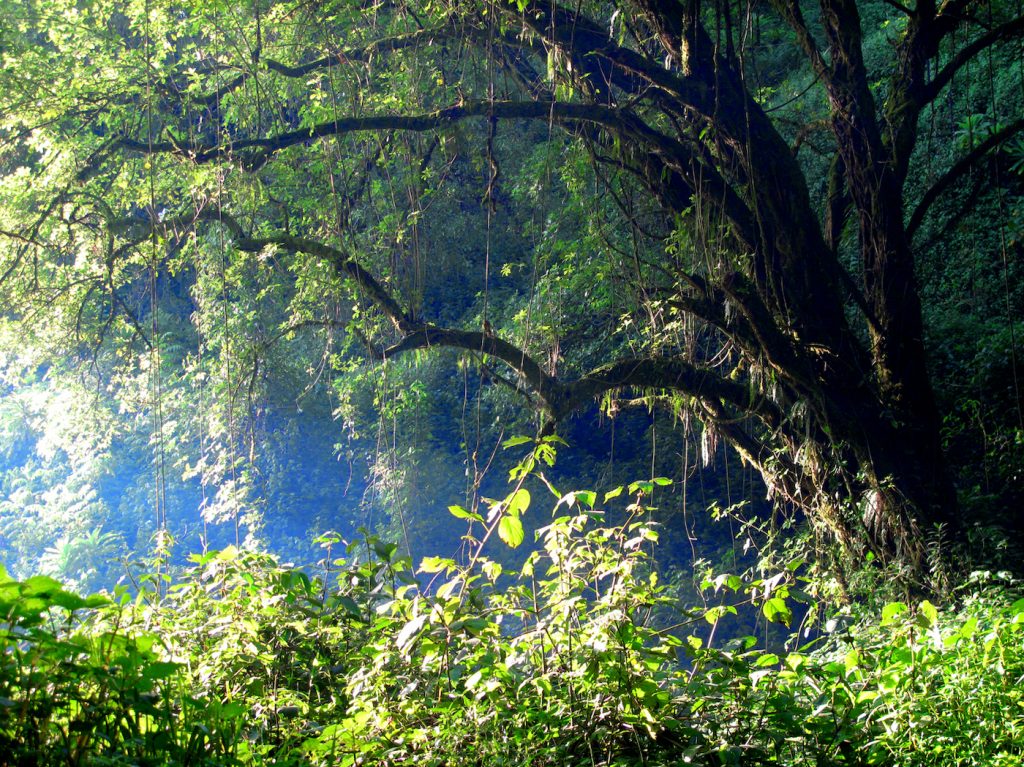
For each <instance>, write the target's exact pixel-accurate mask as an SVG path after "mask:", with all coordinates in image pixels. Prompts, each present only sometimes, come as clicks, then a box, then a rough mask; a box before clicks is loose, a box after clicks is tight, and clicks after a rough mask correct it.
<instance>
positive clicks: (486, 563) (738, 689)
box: [0, 483, 1024, 767]
mask: <svg viewBox="0 0 1024 767" xmlns="http://www.w3.org/2000/svg"><path fill="white" fill-rule="evenodd" d="M652 488H653V485H652V484H651V483H637V484H635V485H633V486H631V487H630V488H629V491H630V492H631V493H632V494H633V498H632V499H631V500H632V501H633V502H632V503H631V504H630V505H629V506H628V509H627V514H628V517H627V519H626V521H625V522H623V523H622V524H615V525H612V524H608V522H607V521H606V517H605V515H604V513H603V512H600V511H597V510H595V508H594V507H595V506H597V505H598V504H597V502H596V501H597V496H596V495H595V494H593V493H574V494H570V495H568V496H564V497H562V498H561V499H560V500H559V503H558V506H557V507H556V511H555V516H554V518H553V519H552V521H551V522H550V524H548V525H547V526H545V527H544V528H542V529H541V530H539V531H538V534H537V535H538V544H539V545H538V547H537V548H536V550H535V551H534V552H533V553H531V554H529V555H528V556H527V557H526V559H525V562H524V564H523V565H522V566H521V567H517V568H515V569H514V570H512V569H511V568H509V567H508V566H505V567H503V566H502V565H500V564H499V563H497V562H496V561H492V560H490V559H487V558H486V557H484V556H483V553H482V552H483V543H482V542H485V541H486V540H487V539H488V537H489V533H488V532H487V531H488V530H490V531H492V532H493V531H496V530H497V529H498V526H499V525H501V521H502V519H503V518H504V517H505V516H509V515H514V516H516V517H517V518H518V516H519V515H521V514H522V513H523V512H524V511H525V508H526V505H528V501H527V499H526V498H525V497H524V496H522V495H521V494H520V495H517V493H518V491H519V489H521V486H520V488H517V490H516V491H514V492H513V493H511V494H510V495H509V496H508V497H507V498H506V499H504V500H503V501H499V502H495V504H494V505H493V506H492V510H491V511H492V513H491V515H490V521H489V522H488V521H486V520H484V519H483V518H482V517H479V516H476V515H472V514H470V513H469V512H466V511H465V510H462V509H455V510H453V513H456V514H465V515H468V516H469V517H470V518H469V519H468V521H469V522H471V523H472V525H471V528H470V530H471V532H470V534H469V536H470V538H471V539H472V541H471V542H475V543H474V547H473V548H471V551H470V555H469V556H468V557H467V559H465V560H463V561H456V560H453V559H444V558H438V557H429V558H426V559H424V560H423V561H422V562H421V563H420V565H419V568H418V570H417V571H416V572H415V573H414V572H413V565H412V563H411V562H409V560H408V559H406V558H404V557H402V556H399V555H398V552H397V549H396V547H395V546H394V545H393V544H388V543H384V542H381V541H379V540H376V539H374V538H372V537H369V538H367V539H365V540H361V541H359V542H357V543H356V544H352V545H347V546H344V554H343V556H340V557H339V556H337V549H338V548H340V547H342V542H341V541H340V540H339V539H338V538H337V537H332V536H326V537H325V538H323V539H321V541H320V542H321V545H323V546H324V547H325V549H326V556H325V558H324V560H323V561H322V562H321V565H320V569H319V570H318V571H317V572H316V575H315V577H313V576H312V575H311V574H310V573H309V572H306V571H303V570H299V569H295V568H292V567H286V566H282V565H280V564H279V563H278V562H277V561H276V560H274V559H273V558H272V557H269V556H267V555H263V554H257V553H253V552H246V551H239V550H236V549H233V548H231V549H227V550H225V551H221V552H211V553H208V554H205V555H203V556H198V557H196V558H195V560H194V562H193V565H192V567H191V569H190V570H189V571H188V572H186V573H184V574H182V576H181V577H180V578H179V579H178V581H177V582H176V583H174V584H172V585H170V586H169V587H168V588H167V589H166V594H164V595H163V596H161V597H160V598H157V593H156V591H155V589H143V591H142V592H141V593H140V595H139V596H138V597H137V598H136V599H135V600H128V599H127V598H124V597H122V598H121V600H120V601H117V602H112V601H110V600H109V599H107V598H105V597H89V598H87V599H84V598H81V597H78V596H75V595H73V594H70V593H68V592H67V591H64V590H63V589H62V588H61V586H60V584H58V583H57V582H56V581H53V580H51V579H48V578H42V577H37V578H32V579H29V580H28V581H25V582H24V583H17V582H15V581H13V580H10V579H9V578H7V579H6V580H4V581H3V582H2V583H0V621H2V624H0V625H2V629H3V630H2V633H0V641H2V643H3V646H2V648H0V650H2V653H0V763H2V764H18V765H25V764H30V765H34V764H39V765H51V764H52V765H57V764H61V765H63V764H69V765H70V764H75V765H78V764H82V765H84V764H140V765H141V764H154V765H155V764H181V765H186V764H188V765H195V764H211V765H212V764H218V765H219V764H251V765H269V764H275V765H281V764H303V765H305V764H314V765H385V764H386V765H413V764H415V765H438V766H440V765H445V766H446V767H460V766H462V765H466V766H467V767H468V766H469V765H474V766H485V765H486V766H492V765H493V766H495V767H496V766H497V765H517V766H518V765H534V766H535V767H547V766H551V767H554V766H555V765H558V766H559V767H561V766H562V765H581V766H582V765H589V766H591V767H594V766H596V765H619V766H622V767H625V766H626V765H651V766H652V767H653V766H655V765H664V766H668V765H673V766H675V765H683V764H706V765H729V764H733V765H767V764H779V765H787V766H788V767H797V766H799V765H808V766H810V765H815V766H817V765H876V764H877V765H890V764H891V765H975V764H978V765H982V764H986V765H1015V764H1020V763H1021V759H1022V754H1024V694H1022V689H1024V600H1017V601H1014V597H1013V596H1012V584H1009V583H1007V582H1005V581H998V580H995V579H989V580H988V581H985V582H982V581H980V580H976V581H975V582H973V583H972V584H969V586H967V587H965V593H964V595H962V596H961V597H960V598H959V599H958V600H957V601H955V602H954V603H952V604H951V605H950V606H948V607H945V608H943V609H942V610H939V609H938V608H936V607H935V606H933V605H932V604H931V603H929V602H922V603H920V604H919V605H917V606H916V607H913V608H912V607H909V606H907V605H905V604H903V603H898V602H894V603H889V604H887V605H885V606H884V608H883V609H882V610H881V612H880V614H879V613H878V612H877V610H874V609H872V614H870V615H868V614H866V612H867V611H866V610H865V609H864V608H859V609H860V610H861V612H863V613H865V614H861V615H858V614H857V610H855V609H853V608H851V607H846V608H844V609H843V610H841V611H838V612H837V613H836V615H835V616H834V617H833V619H832V621H831V623H832V624H834V626H833V627H832V630H831V631H829V632H823V633H821V635H820V636H818V637H817V639H815V641H814V642H813V643H812V644H811V645H808V646H805V647H803V648H802V649H801V650H800V651H792V652H786V650H785V649H783V648H782V646H781V645H780V646H773V647H772V648H771V650H772V651H769V648H766V647H765V646H764V645H763V641H762V642H759V641H758V640H756V639H754V638H753V637H735V636H734V637H733V638H731V639H728V640H727V641H723V640H722V639H721V638H722V637H725V636H728V635H729V634H730V633H732V634H735V631H732V630H731V628H730V626H732V624H735V625H736V626H737V627H738V626H741V625H744V623H743V621H744V620H746V618H745V617H744V613H745V612H746V613H751V612H756V615H758V616H759V617H760V620H769V621H774V622H776V623H779V624H789V623H791V622H795V621H796V618H797V616H798V615H799V614H800V608H801V605H800V604H799V603H800V602H807V601H808V600H809V591H813V584H812V583H808V582H806V581H807V580H809V579H808V577H807V576H803V575H800V574H799V573H801V572H802V570H801V567H800V563H799V561H798V560H794V561H792V562H790V563H789V566H788V567H782V568H780V570H779V571H778V572H775V573H773V574H761V575H760V576H759V577H753V576H742V577H741V576H738V575H732V574H721V575H717V576H715V575H709V576H708V577H707V578H706V579H705V581H704V582H703V583H702V584H701V586H702V587H703V589H704V595H705V598H706V599H707V600H708V602H707V605H706V606H702V607H701V608H699V609H696V608H694V609H684V608H683V607H682V606H681V604H680V602H679V600H678V597H677V595H676V593H675V592H674V590H673V589H671V588H669V587H668V586H667V585H666V584H665V583H664V582H662V580H661V579H659V577H658V576H657V575H656V570H655V568H654V567H653V565H652V562H651V559H650V552H651V548H652V546H654V544H655V542H656V540H657V534H656V531H655V530H654V529H652V528H651V527H650V526H649V525H648V524H646V522H645V521H644V517H645V514H644V509H643V507H642V506H641V502H642V501H643V498H644V496H645V494H646V493H649V492H650V490H651V489H652ZM614 494H615V493H614V491H613V493H612V494H610V495H614ZM510 527H512V528H514V527H515V525H514V524H511V525H510V524H506V525H505V532H506V535H507V536H508V537H509V540H511V541H512V542H515V541H516V540H518V535H511V533H515V532H517V531H516V530H510ZM474 529H476V530H478V531H479V530H483V534H482V535H479V539H478V538H477V537H474V534H473V530H474ZM503 537H504V536H503ZM154 582H156V581H154ZM810 609H811V612H810V613H808V615H814V614H817V613H820V612H822V611H823V608H822V607H821V606H820V605H811V606H810ZM668 621H671V622H672V623H673V624H674V625H671V626H670V625H668V623H667V622H668ZM810 623H811V622H810V621H806V620H805V623H804V626H805V628H806V627H807V626H809V625H810ZM716 635H717V636H718V637H719V639H717V640H716V639H715V636H716ZM802 636H805V637H806V636H807V634H806V631H805V633H804V634H802Z"/></svg>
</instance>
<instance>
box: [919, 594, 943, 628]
mask: <svg viewBox="0 0 1024 767" xmlns="http://www.w3.org/2000/svg"><path fill="white" fill-rule="evenodd" d="M919 610H920V613H919V614H920V617H921V621H922V623H923V624H924V625H925V626H934V625H935V622H936V621H937V620H938V619H939V611H938V609H936V607H935V605H933V604H932V603H931V602H929V601H928V600H927V599H926V600H924V601H923V602H922V603H921V605H920V607H919Z"/></svg>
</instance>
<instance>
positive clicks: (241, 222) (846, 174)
mask: <svg viewBox="0 0 1024 767" xmlns="http://www.w3.org/2000/svg"><path fill="white" fill-rule="evenodd" d="M2 11H3V13H2V17H3V21H2V22H0V46H2V55H3V57H4V66H3V70H2V74H0V115H2V117H3V122H2V124H0V138H2V149H0V172H2V188H0V285H2V290H3V295H4V311H3V322H4V330H3V333H4V342H3V343H4V349H5V351H4V355H5V357H4V359H5V373H4V374H5V378H6V384H5V385H6V386H8V387H11V388H12V389H13V387H15V386H20V385H25V384H31V383H33V382H35V383H38V382H40V381H43V380H44V379H47V378H48V377H49V378H51V379H52V378H53V377H54V376H57V375H58V374H61V373H63V374H66V375H69V380H75V376H77V377H78V378H77V381H78V383H77V385H78V386H81V387H83V388H84V389H86V390H88V389H90V388H92V387H95V388H102V389H104V390H105V391H106V392H107V393H109V394H110V395H111V396H112V397H113V398H114V400H115V401H117V402H119V403H120V404H119V405H118V407H119V408H121V412H122V413H129V412H130V413H133V414H134V417H135V418H137V419H138V420H137V424H138V427H137V436H136V437H135V439H136V440H141V441H142V442H147V441H148V442H149V444H150V445H151V446H152V451H153V455H154V456H155V457H154V458H153V465H154V466H155V467H156V469H155V471H156V473H157V477H158V478H157V480H156V483H155V484H156V490H155V493H154V494H153V501H152V505H153V506H154V507H155V514H156V519H157V524H158V526H163V525H164V523H165V521H166V514H167V504H168V495H167V487H168V486H167V479H166V477H167V476H168V475H169V474H171V473H172V468H173V470H174V472H173V473H176V474H183V475H184V476H188V477H193V478H197V477H198V478H199V479H200V480H201V482H202V487H203V498H202V506H203V513H204V515H205V518H208V519H213V520H224V519H233V520H234V521H235V525H236V528H237V526H238V524H239V522H238V520H239V515H240V513H242V512H240V509H243V508H245V507H244V506H243V504H242V502H241V501H239V498H243V497H250V498H251V497H256V496H260V493H261V492H262V493H263V495H262V496H260V497H264V498H265V497H266V492H269V491H268V490H267V487H266V486H264V487H263V488H262V489H259V488H257V489H254V488H255V486H256V485H257V484H258V483H259V481H260V479H259V477H257V476H256V475H255V474H254V473H253V472H252V471H250V468H251V466H252V465H253V461H254V460H255V456H256V455H257V454H259V453H260V452H261V451H262V452H265V451H266V450H267V445H266V444H263V443H262V441H261V438H260V435H261V434H263V433H267V431H261V429H268V427H267V424H268V423H269V422H270V421H271V420H272V419H273V418H274V417H275V416H274V413H273V411H272V409H271V408H269V407H268V405H267V403H268V402H270V401H271V400H273V399H274V397H275V396H276V395H275V392H277V393H280V392H281V391H283V390H285V389H290V390H291V391H293V392H299V394H298V395H295V394H293V395H291V396H292V397H293V398H295V401H297V402H299V403H300V404H299V407H300V408H301V399H302V397H303V396H304V395H303V394H302V392H303V391H305V392H306V393H308V392H309V391H311V390H312V388H313V387H319V386H326V387H327V388H328V389H329V394H328V397H327V399H328V400H329V404H328V405H326V406H325V407H327V408H328V409H329V410H330V411H332V412H333V413H334V415H335V417H337V418H339V419H341V420H342V422H346V420H348V422H349V423H350V424H355V421H354V420H352V419H353V418H354V415H353V414H354V413H355V412H357V411H358V410H359V408H360V407H361V404H360V402H359V399H360V398H361V397H362V398H364V399H365V398H371V399H373V400H374V401H373V407H374V408H377V409H378V411H379V412H381V413H383V412H385V411H387V410H388V409H389V408H390V409H391V412H392V413H394V412H396V411H398V410H402V409H408V410H410V411H411V410H413V409H415V407H416V404H415V403H416V401H417V399H418V398H419V399H422V398H430V397H434V396H438V397H443V396H445V395H443V394H435V393H425V392H424V390H423V389H422V388H417V387H416V386H415V385H411V384H410V385H408V386H405V385H403V386H401V387H398V389H397V390H398V392H399V393H398V394H394V393H392V394H390V395H388V397H386V398H382V397H380V396H378V395H379V392H378V393H377V394H373V393H372V390H371V389H369V388H367V387H363V388H360V387H359V385H358V384H356V383H353V382H354V381H358V380H360V376H363V379H362V380H364V381H365V380H366V377H369V378H370V379H371V380H373V379H376V380H380V377H383V378H385V379H386V378H388V377H389V376H397V377H402V376H404V375H405V373H404V372H401V371H406V370H408V369H409V367H410V366H411V367H413V368H415V366H417V365H424V364H433V363H430V360H437V361H438V362H437V364H442V365H444V366H446V369H447V370H449V371H450V373H449V378H448V384H449V386H450V387H454V388H455V389H456V390H457V391H459V393H460V394H461V391H462V390H467V391H468V390H469V389H470V388H472V389H473V390H474V392H475V394H474V396H477V397H486V398H489V399H490V401H491V402H492V407H498V405H494V404H493V403H499V405H500V407H498V410H490V411H488V412H491V413H498V415H499V416H500V415H501V414H502V413H505V414H507V413H509V412H512V411H516V412H518V413H519V418H521V419H523V418H524V414H525V417H527V418H528V417H530V416H532V415H533V414H536V420H535V421H533V425H532V426H530V425H529V421H527V420H522V421H520V423H521V424H526V428H536V433H537V434H538V435H539V436H540V437H544V436H546V435H551V434H555V433H558V432H559V430H564V429H565V428H567V426H566V425H567V424H568V423H570V422H571V419H572V418H573V417H574V416H576V415H577V414H579V413H581V412H585V411H587V410H588V409H592V408H593V407H594V406H595V405H596V404H599V405H600V406H601V407H602V408H603V410H604V412H605V413H606V414H608V415H609V416H614V415H615V414H616V413H619V412H621V411H623V410H626V409H628V408H629V407H630V406H634V405H637V404H642V405H645V406H647V407H651V408H666V409H667V410H668V412H670V413H672V414H673V415H674V417H675V418H677V419H679V421H680V422H682V423H683V424H684V426H685V429H686V430H687V431H688V433H689V434H691V435H696V438H697V439H698V441H699V442H700V444H701V446H702V449H703V451H704V454H705V456H708V455H711V454H714V453H715V452H716V451H717V446H718V445H719V444H720V443H721V444H727V445H729V446H730V447H731V448H733V449H735V450H736V451H737V452H738V454H739V455H740V456H741V457H742V460H743V461H744V462H745V463H746V465H748V466H751V467H753V468H754V469H755V470H756V471H757V472H758V473H759V474H760V476H761V477H762V478H763V480H764V483H765V485H766V487H767V490H768V493H769V496H770V497H771V498H772V499H773V501H774V502H775V503H776V504H777V506H778V507H779V508H780V509H785V510H789V511H795V512H797V513H798V514H799V515H802V516H805V517H806V518H807V519H810V520H812V521H813V522H814V524H815V526H816V529H818V530H819V531H822V532H824V533H826V534H827V536H828V537H829V538H830V539H831V540H833V541H835V542H836V543H837V545H838V547H839V551H840V552H841V556H842V557H843V558H844V559H847V560H849V561H852V562H860V561H863V560H864V559H865V558H866V557H868V556H870V557H877V558H878V559H879V560H880V561H884V562H888V563H895V564H896V565H898V566H899V567H901V568H903V573H904V575H905V576H906V577H907V578H908V579H909V580H911V581H916V582H918V583H923V582H924V581H925V580H926V579H927V578H928V577H930V576H929V573H934V572H935V571H936V569H937V568H938V570H942V568H943V565H941V564H940V563H941V562H942V561H943V559H948V558H949V557H950V552H951V551H953V549H954V548H956V547H961V548H962V547H963V546H965V545H967V544H968V543H969V542H970V539H971V534H972V532H971V531H972V530H974V529H976V527H977V526H978V525H979V524H980V525H989V526H991V525H996V526H999V525H1002V526H1004V527H1005V526H1006V525H1007V524H1009V522H1008V518H1007V516H1006V515H1005V514H1002V513H1001V512H1000V508H1003V506H1002V504H1004V503H1012V501H1013V499H1014V498H1015V497H1016V495H1019V487H1020V485H1019V465H1020V451H1021V436H1020V435H1021V428H1022V415H1021V411H1022V405H1021V394H1020V387H1019V384H1018V378H1017V376H1018V364H1017V354H1016V335H1015V327H1016V323H1018V321H1019V317H1020V308H1021V291H1020V287H1019V285H1020V284H1021V282H1020V280H1019V279H1018V278H1019V272H1020V266H1019V264H1020V258H1019V257H1020V248H1021V238H1020V234H1021V230H1022V225H1024V224H1022V218H1021V210H1022V209H1021V205H1020V201H1019V194H1020V189H1021V173H1022V168H1024V154H1022V152H1024V144H1022V143H1021V140H1020V137H1019V134H1020V132H1021V130H1022V128H1024V120H1022V119H1021V117H1020V115H1021V114H1022V112H1024V110H1022V103H1021V102H1022V89H1024V58H1022V53H1021V37H1022V34H1024V17H1022V16H1021V15H1020V8H1019V7H1018V5H1017V4H1016V3H1015V2H999V1H996V0H992V1H991V2H978V1H976V0H945V1H944V2H939V3H936V2H927V1H926V0H919V1H918V2H914V3H908V4H903V3H899V2H891V1H889V2H881V1H880V2H852V0H821V2H820V3H809V2H797V1H796V0H775V1H774V2H752V1H747V2H731V1H729V0H723V1H721V2H703V3H702V2H698V1H695V0H685V1H682V2H662V0H637V1H636V2H630V3H625V2H621V3H620V2H607V3H590V2H587V3H577V4H561V5H560V4H557V3H542V2H531V1H529V0H517V1H516V2H511V3H509V2H500V1H497V0H496V1H494V2H482V3H478V2H452V3H443V2H442V3H435V2H425V3H418V2H411V3H410V2H403V3H391V2H381V3H360V2H347V1H346V2H305V1H303V2H264V0H255V2H251V3H245V4H236V3H228V2H223V3H222V2H196V3H165V2H144V3H140V2H100V1H97V2H77V1H76V2H70V1H67V2H63V1H58V2H50V1H49V0H47V2H41V1H40V2H34V1H24V2H22V1H14V2H12V1H11V0H5V2H3V4H2ZM979 232H982V233H981V234H979ZM445 350H455V352H457V353H456V354H454V355H453V354H451V353H449V352H446V351H445ZM392 371H397V372H392ZM402 380H403V381H406V380H412V379H406V378H402ZM304 387H305V388H304ZM459 387H461V390H460V389H459ZM279 399H280V398H279ZM385 400H387V401H385ZM363 404H365V403H363ZM11 428H12V429H13V428H14V427H11ZM353 428H354V429H355V428H357V427H355V426H353ZM113 429H114V427H113V426H111V424H110V423H107V424H106V425H104V424H102V423H100V424H97V428H96V429H95V430H93V431H92V433H93V436H94V439H95V444H94V445H92V446H91V448H90V449H94V450H95V451H98V452H102V451H103V450H104V449H106V447H109V445H110V444H113V442H114V441H115V440H114V437H113V436H111V435H112V434H113ZM519 430H526V429H525V428H524V429H519ZM292 439H301V438H297V437H295V436H294V435H293V437H292ZM12 440H13V441H11V445H16V442H17V440H16V439H14V438H12ZM470 441H471V440H469V439H463V452H464V454H465V455H466V456H468V458H466V460H467V461H471V462H472V464H473V481H472V482H471V483H470V485H471V486H470V490H469V493H470V495H471V496H472V495H474V494H476V493H477V491H478V490H479V486H480V479H479V477H478V476H477V475H478V474H479V472H478V471H477V470H478V469H479V468H480V467H482V466H485V465H486V464H487V463H488V461H487V459H486V454H485V453H486V451H482V452H481V451H474V450H473V449H472V448H466V447H465V446H466V444H468V443H469V442H470ZM477 441H478V442H479V440H477ZM186 446H190V447H186ZM81 447H82V449H87V448H86V446H81ZM14 449H15V448H13V447H11V448H9V450H14ZM979 455H980V456H982V457H981V458H980V459H979V457H978V456H979ZM282 473H286V472H282ZM467 473H469V469H467ZM265 476H266V475H264V479H265ZM266 484H267V483H266V482H265V483H264V485H266ZM1014 488H1016V489H1014ZM247 493H248V494H249V495H248V496H246V494H247ZM1015 494H1016V495H1015ZM172 503H173V499H172ZM243 522H244V520H243ZM958 550H959V549H958ZM935 552H938V553H937V554H935ZM933 554H934V556H933Z"/></svg>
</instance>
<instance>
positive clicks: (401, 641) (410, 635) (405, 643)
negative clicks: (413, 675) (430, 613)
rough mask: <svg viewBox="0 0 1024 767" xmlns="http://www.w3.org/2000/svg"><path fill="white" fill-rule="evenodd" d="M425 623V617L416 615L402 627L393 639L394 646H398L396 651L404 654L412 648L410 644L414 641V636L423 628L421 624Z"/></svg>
mask: <svg viewBox="0 0 1024 767" xmlns="http://www.w3.org/2000/svg"><path fill="white" fill-rule="evenodd" d="M426 622H427V616H426V615H417V616H416V617H415V618H413V619H412V620H410V621H409V622H408V623H406V624H405V625H404V626H402V630H401V631H399V632H398V636H397V637H395V644H396V645H398V649H399V650H400V651H401V652H406V651H408V649H409V648H410V647H411V646H412V643H413V642H414V641H415V640H416V635H417V634H419V632H420V629H422V628H423V624H425V623H426Z"/></svg>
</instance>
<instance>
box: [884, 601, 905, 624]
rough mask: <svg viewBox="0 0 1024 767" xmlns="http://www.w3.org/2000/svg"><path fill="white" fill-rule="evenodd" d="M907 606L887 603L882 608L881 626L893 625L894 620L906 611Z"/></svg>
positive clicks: (901, 603)
mask: <svg viewBox="0 0 1024 767" xmlns="http://www.w3.org/2000/svg"><path fill="white" fill-rule="evenodd" d="M907 609H908V608H907V606H906V605H905V604H904V603H903V602H889V603H888V604H886V605H885V607H883V608H882V625H883V626H887V625H889V624H890V623H893V622H894V621H895V620H896V618H898V617H899V616H900V615H902V614H903V613H905V612H906V611H907Z"/></svg>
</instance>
